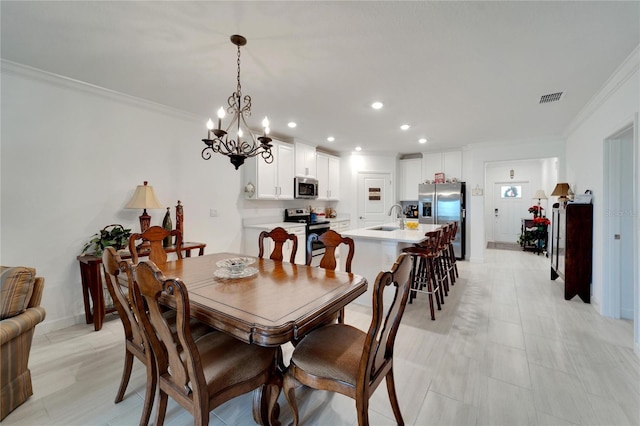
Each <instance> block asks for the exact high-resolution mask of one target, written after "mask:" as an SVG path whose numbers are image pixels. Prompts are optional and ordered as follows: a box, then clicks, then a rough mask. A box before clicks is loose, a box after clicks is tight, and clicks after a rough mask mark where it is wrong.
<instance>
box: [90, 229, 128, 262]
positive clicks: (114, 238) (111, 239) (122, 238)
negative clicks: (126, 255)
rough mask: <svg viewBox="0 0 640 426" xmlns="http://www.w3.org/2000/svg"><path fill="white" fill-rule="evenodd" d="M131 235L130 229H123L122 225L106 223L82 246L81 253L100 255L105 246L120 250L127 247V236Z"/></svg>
mask: <svg viewBox="0 0 640 426" xmlns="http://www.w3.org/2000/svg"><path fill="white" fill-rule="evenodd" d="M130 236H131V229H125V227H124V226H122V225H119V224H117V223H116V224H112V225H107V226H105V227H104V228H102V229H101V230H100V231H99V232H96V233H95V234H93V236H92V238H91V240H90V241H89V242H88V243H87V244H85V245H84V247H83V248H82V254H83V255H85V254H92V255H95V256H102V252H103V251H104V249H105V247H109V246H111V247H113V248H115V249H116V250H121V249H123V248H125V247H127V244H128V243H129V237H130Z"/></svg>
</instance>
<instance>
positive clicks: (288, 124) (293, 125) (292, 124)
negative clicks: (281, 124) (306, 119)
mask: <svg viewBox="0 0 640 426" xmlns="http://www.w3.org/2000/svg"><path fill="white" fill-rule="evenodd" d="M287 126H289V127H290V128H292V129H293V128H294V127H296V126H297V124H296V123H295V122H293V121H290V122H288V123H287Z"/></svg>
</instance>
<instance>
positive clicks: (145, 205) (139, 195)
mask: <svg viewBox="0 0 640 426" xmlns="http://www.w3.org/2000/svg"><path fill="white" fill-rule="evenodd" d="M124 208H125V209H162V208H164V207H163V206H162V205H161V204H160V202H159V201H158V198H156V194H155V192H153V187H152V186H149V185H147V181H144V185H138V187H137V188H136V191H135V192H134V193H133V197H131V200H130V201H129V203H127V205H126V206H125V207H124Z"/></svg>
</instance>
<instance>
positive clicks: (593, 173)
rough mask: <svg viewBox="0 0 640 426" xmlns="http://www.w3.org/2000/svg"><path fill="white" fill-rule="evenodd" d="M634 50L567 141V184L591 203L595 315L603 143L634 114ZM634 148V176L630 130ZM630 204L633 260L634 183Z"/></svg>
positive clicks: (638, 77) (599, 303)
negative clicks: (589, 197) (588, 191)
mask: <svg viewBox="0 0 640 426" xmlns="http://www.w3.org/2000/svg"><path fill="white" fill-rule="evenodd" d="M639 68H640V46H639V47H638V48H636V50H635V51H634V52H633V53H632V54H631V55H630V56H629V58H628V59H627V60H626V61H625V62H624V63H623V64H621V65H620V67H619V68H618V70H617V71H616V73H615V74H614V75H613V76H612V77H611V78H610V79H609V81H608V82H607V84H606V85H605V86H604V87H603V89H602V90H601V91H600V92H599V93H598V94H597V95H596V96H595V97H594V99H593V100H592V101H591V103H590V105H588V106H587V107H586V108H585V110H584V111H583V112H582V113H581V115H579V116H578V117H577V118H576V120H575V122H574V124H573V126H572V128H571V131H570V133H569V136H568V138H567V179H568V180H567V181H568V182H569V184H570V185H571V186H572V188H574V191H575V192H576V193H577V194H579V193H583V192H584V191H585V190H586V189H591V190H592V191H593V204H594V233H593V246H594V256H593V262H594V264H593V285H592V298H591V301H592V303H593V304H594V305H595V306H596V307H597V309H598V310H599V311H600V313H604V312H603V307H604V303H603V302H605V301H604V300H603V297H605V296H606V294H607V292H608V287H607V285H608V283H607V282H606V281H605V271H604V269H603V266H604V265H603V259H604V256H606V255H607V253H603V252H602V247H603V239H604V236H603V228H604V221H605V220H608V219H607V217H606V215H605V214H604V209H605V207H606V206H604V204H603V202H602V200H603V197H602V193H603V185H604V160H603V159H604V140H605V139H606V138H607V137H609V136H611V135H613V134H614V133H616V132H617V131H618V130H621V129H622V128H624V127H625V126H626V125H628V124H629V123H632V122H633V121H634V119H635V117H636V114H638V111H639V109H640V72H639V71H638V70H639ZM634 143H635V147H634V149H635V153H636V154H635V165H634V167H635V170H636V175H635V176H636V179H637V177H638V174H637V173H638V167H639V165H640V157H639V156H640V154H639V153H638V151H639V149H638V140H637V129H636V140H635V141H634ZM634 192H635V200H636V211H635V217H636V221H635V222H636V235H635V247H636V255H637V254H638V253H637V248H638V240H639V239H640V235H638V225H637V223H638V221H637V217H638V211H640V210H639V209H640V206H639V205H638V203H639V201H638V182H637V181H636V183H635V189H634ZM639 263H640V258H638V259H636V262H635V267H636V272H635V277H636V279H635V282H636V285H637V283H638V273H637V267H638V266H637V265H638V264H639ZM636 299H637V300H636V310H637V306H638V305H640V295H639V294H638V292H636ZM638 330H639V327H638V317H637V316H636V318H635V344H636V350H638V349H639V342H640V336H639V331H638Z"/></svg>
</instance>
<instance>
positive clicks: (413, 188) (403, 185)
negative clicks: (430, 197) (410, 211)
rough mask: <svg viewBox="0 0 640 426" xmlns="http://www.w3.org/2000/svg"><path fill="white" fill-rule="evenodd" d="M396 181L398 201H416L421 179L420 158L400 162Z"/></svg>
mask: <svg viewBox="0 0 640 426" xmlns="http://www.w3.org/2000/svg"><path fill="white" fill-rule="evenodd" d="M399 163H400V167H399V173H398V174H399V177H400V178H399V179H398V201H416V200H417V199H418V185H419V184H420V183H422V182H423V179H422V158H406V159H402V160H400V162H399Z"/></svg>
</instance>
